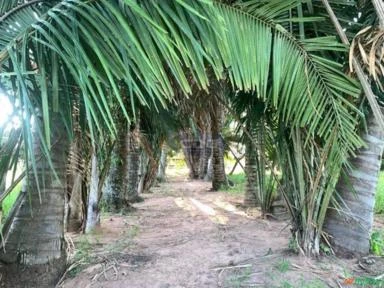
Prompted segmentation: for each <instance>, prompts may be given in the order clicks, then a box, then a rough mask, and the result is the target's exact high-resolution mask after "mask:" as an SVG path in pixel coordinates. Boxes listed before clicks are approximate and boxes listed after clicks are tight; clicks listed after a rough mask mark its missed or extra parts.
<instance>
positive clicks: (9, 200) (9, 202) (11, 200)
mask: <svg viewBox="0 0 384 288" xmlns="http://www.w3.org/2000/svg"><path fill="white" fill-rule="evenodd" d="M21 185H22V183H21V182H20V183H19V184H17V185H16V187H15V188H14V189H13V190H12V192H11V193H10V194H9V195H8V196H7V197H5V199H4V201H3V202H2V203H1V209H2V211H3V216H2V220H3V221H4V220H5V219H7V217H8V214H9V212H10V210H11V209H12V207H13V204H15V201H16V199H17V197H18V196H19V194H20V191H21Z"/></svg>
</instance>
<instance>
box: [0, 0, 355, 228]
mask: <svg viewBox="0 0 384 288" xmlns="http://www.w3.org/2000/svg"><path fill="white" fill-rule="evenodd" d="M247 2H248V4H247V5H245V4H244V5H240V6H236V7H233V6H228V5H225V4H222V3H219V2H216V1H212V0H196V1H186V0H151V1H136V0H113V1H110V0H91V1H84V0H66V1H64V0H62V1H59V0H56V1H48V0H41V1H34V0H29V1H15V0H14V1H9V0H0V29H1V31H4V32H3V33H2V34H1V35H0V65H1V68H0V75H1V79H0V87H1V88H2V90H4V91H5V92H6V93H7V94H8V95H9V97H10V99H11V101H12V102H13V103H15V105H16V106H18V110H19V111H20V115H23V116H22V117H21V118H22V128H23V137H22V138H23V139H24V142H25V151H26V153H25V154H26V155H27V156H28V155H31V154H32V153H30V151H31V147H32V144H31V143H32V141H31V136H30V135H31V133H30V131H31V127H30V126H31V125H30V119H31V117H32V116H35V117H36V116H41V117H42V118H43V123H44V129H43V131H41V133H40V137H41V139H42V142H43V143H44V145H45V146H44V147H45V150H46V153H47V154H49V147H50V145H51V143H49V138H50V137H49V134H50V126H49V125H50V121H49V119H50V117H51V114H52V113H54V112H59V113H61V114H62V116H63V118H64V119H66V120H67V121H66V122H67V126H68V130H69V131H70V130H71V127H70V125H71V123H70V121H69V120H68V119H70V115H71V101H72V99H75V98H76V97H80V99H81V105H80V106H81V110H82V112H83V115H85V116H84V117H85V118H86V120H87V121H86V122H87V125H88V127H89V129H90V133H91V135H92V136H93V139H94V140H95V141H96V139H97V137H95V135H96V133H100V134H103V133H105V131H107V132H109V133H110V134H114V133H115V130H116V128H115V124H114V116H113V113H112V109H113V108H114V107H116V105H118V106H119V107H120V109H121V110H122V111H123V113H124V115H125V116H126V117H127V118H129V115H130V113H129V111H128V110H129V109H131V110H132V111H135V109H136V106H137V105H139V104H140V105H144V106H148V105H150V104H151V105H155V106H156V105H162V106H164V107H166V106H167V104H168V103H169V102H168V101H172V99H173V95H174V90H175V88H177V89H181V91H183V93H184V94H186V95H187V94H188V93H191V91H192V88H191V86H192V85H197V86H198V87H200V89H207V87H208V85H209V77H208V76H209V74H210V73H208V70H209V69H207V66H210V67H211V69H213V74H214V75H215V77H216V78H218V79H219V78H222V77H224V75H228V77H229V79H230V82H231V85H232V87H233V89H234V90H244V91H251V92H254V93H250V94H249V95H254V96H253V97H259V98H260V99H261V100H262V101H264V102H265V103H266V104H267V105H268V106H269V107H273V109H275V111H276V113H277V114H278V115H279V117H281V119H282V121H283V122H285V123H287V124H289V125H290V126H292V127H297V128H303V129H305V130H306V135H307V137H308V139H312V140H313V139H320V140H318V141H317V140H316V142H317V143H318V144H316V145H318V146H316V147H318V148H319V150H321V151H322V152H319V153H318V154H317V155H318V157H319V162H321V163H322V159H323V158H324V159H327V161H328V162H327V163H328V164H327V165H325V169H328V170H327V171H328V172H329V174H328V175H327V176H326V177H329V179H330V181H329V184H327V190H328V191H330V190H332V189H333V188H334V185H335V183H336V180H337V177H338V173H339V171H340V169H341V166H342V163H344V162H345V161H346V159H347V157H348V155H350V154H352V153H353V151H355V149H356V148H358V147H360V146H361V145H362V141H361V139H360V137H359V136H358V134H357V131H356V125H357V122H358V121H357V118H358V117H359V112H358V110H357V109H356V108H355V106H354V100H355V99H356V98H357V97H358V96H359V93H360V89H359V85H358V83H356V82H355V81H353V80H352V79H351V78H349V77H348V76H346V75H345V73H343V66H342V65H340V64H339V63H337V62H335V61H333V60H331V59H329V58H327V57H325V56H324V55H325V54H324V52H325V51H335V50H339V51H345V50H346V48H345V46H344V45H341V44H340V43H339V42H337V41H336V39H335V37H328V36H327V37H317V38H307V39H305V38H303V37H301V38H300V39H297V38H296V37H294V36H293V34H291V33H289V32H288V31H287V30H286V29H285V28H284V27H285V24H284V23H285V22H286V20H284V15H285V14H284V13H285V12H286V11H287V10H289V9H290V8H292V7H297V6H298V5H301V0H289V1H277V0H276V1H247ZM252 3H253V4H254V5H251V4H252ZM260 3H262V4H263V5H261V4H260ZM275 17H277V18H280V20H279V21H273V20H272V18H275ZM291 20H292V19H290V20H289V21H291ZM306 20H308V21H318V20H319V19H317V18H316V19H305V18H303V17H300V18H297V19H296V20H295V21H306ZM175 86H177V87H175ZM126 98H128V99H129V104H130V107H126V105H124V103H126ZM159 103H160V104H159ZM36 108H37V109H36ZM134 114H135V113H133V115H134ZM304 140H305V139H304ZM310 142H311V141H303V143H304V144H303V145H304V146H305V145H306V144H305V143H310ZM312 143H313V141H312ZM303 148H305V147H303ZM28 151H29V153H28ZM1 152H2V153H1V155H4V154H3V151H1ZM1 157H3V156H1ZM6 162H7V163H5V165H4V166H3V167H0V169H8V168H10V166H11V164H12V163H15V162H14V161H6ZM319 167H320V168H319V169H320V170H321V171H322V169H323V165H322V164H321V165H319ZM320 170H319V171H320ZM0 172H1V171H0ZM0 175H1V173H0ZM325 183H328V181H325ZM308 186H310V185H308ZM327 195H328V196H329V194H327ZM328 196H327V197H328ZM325 203H326V204H327V203H328V199H327V201H326V202H325ZM326 206H327V205H326ZM324 209H326V207H325V208H324ZM324 209H323V210H322V212H321V213H320V214H321V215H322V216H321V217H324V215H325V212H324V211H325V210H324ZM320 229H321V228H320Z"/></svg>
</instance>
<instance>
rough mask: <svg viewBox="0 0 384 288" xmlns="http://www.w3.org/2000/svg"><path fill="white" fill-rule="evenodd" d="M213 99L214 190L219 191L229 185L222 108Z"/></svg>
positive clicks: (214, 97) (213, 98)
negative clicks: (222, 129)
mask: <svg viewBox="0 0 384 288" xmlns="http://www.w3.org/2000/svg"><path fill="white" fill-rule="evenodd" d="M211 97H212V100H211V101H212V103H211V109H210V110H211V111H210V117H211V134H212V170H213V171H212V172H213V173H212V190H213V191H217V190H219V189H220V187H222V186H227V185H228V180H227V176H226V174H225V166H224V140H223V139H222V137H221V135H220V130H221V118H222V114H223V111H222V106H221V105H220V103H219V102H218V101H217V99H216V96H211Z"/></svg>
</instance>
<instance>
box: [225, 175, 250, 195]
mask: <svg viewBox="0 0 384 288" xmlns="http://www.w3.org/2000/svg"><path fill="white" fill-rule="evenodd" d="M228 180H230V181H232V183H233V186H230V187H227V188H224V189H223V191H226V192H229V193H233V194H242V193H244V192H245V174H244V172H241V173H237V174H232V175H228Z"/></svg>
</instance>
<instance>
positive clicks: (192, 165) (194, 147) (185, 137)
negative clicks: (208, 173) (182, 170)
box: [180, 130, 201, 179]
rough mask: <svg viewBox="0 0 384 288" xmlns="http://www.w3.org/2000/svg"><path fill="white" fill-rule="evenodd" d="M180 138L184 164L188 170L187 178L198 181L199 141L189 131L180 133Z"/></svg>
mask: <svg viewBox="0 0 384 288" xmlns="http://www.w3.org/2000/svg"><path fill="white" fill-rule="evenodd" d="M180 138H181V144H182V146H183V153H184V158H185V162H186V163H187V167H188V169H189V178H191V179H198V178H199V162H200V151H201V147H200V141H199V139H197V138H196V137H195V136H194V135H193V132H192V131H189V130H188V131H183V132H180Z"/></svg>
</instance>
